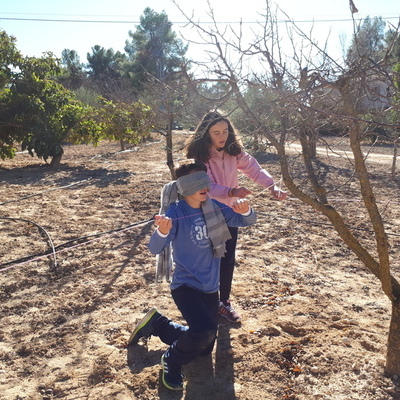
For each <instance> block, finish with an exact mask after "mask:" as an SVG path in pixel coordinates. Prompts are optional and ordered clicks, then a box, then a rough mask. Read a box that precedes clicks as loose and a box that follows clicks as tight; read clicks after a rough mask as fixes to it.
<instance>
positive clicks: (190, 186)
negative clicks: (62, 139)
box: [156, 171, 231, 282]
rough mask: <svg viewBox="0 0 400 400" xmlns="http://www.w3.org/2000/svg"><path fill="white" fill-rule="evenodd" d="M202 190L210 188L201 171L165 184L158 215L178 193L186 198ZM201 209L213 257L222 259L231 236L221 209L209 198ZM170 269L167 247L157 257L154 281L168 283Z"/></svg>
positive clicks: (170, 253) (170, 260)
mask: <svg viewBox="0 0 400 400" xmlns="http://www.w3.org/2000/svg"><path fill="white" fill-rule="evenodd" d="M204 188H207V189H209V188H210V178H209V177H208V175H207V173H205V172H203V171H198V172H193V173H191V174H188V175H184V176H181V177H180V178H178V179H177V180H176V181H173V182H170V183H168V184H166V185H165V186H164V187H163V190H162V193H161V208H160V214H164V213H165V211H166V209H167V208H168V206H169V205H170V204H171V203H174V202H176V201H177V199H178V193H179V194H180V195H181V196H183V197H186V196H190V195H192V194H194V193H196V192H197V191H198V190H201V189H204ZM201 209H202V211H203V213H204V218H205V221H206V226H207V232H208V237H209V238H210V240H211V243H212V245H213V253H214V257H218V258H220V257H223V256H224V254H225V252H226V248H225V243H226V241H227V240H228V239H230V238H231V235H230V232H229V229H228V226H227V225H226V221H225V218H224V216H223V214H222V212H221V209H220V208H219V206H218V205H217V204H215V203H214V202H213V201H211V199H210V197H209V196H207V199H206V201H204V202H203V203H202V204H201ZM171 269H172V248H171V246H168V248H165V249H164V250H163V251H162V252H161V253H160V254H158V255H157V272H156V281H157V282H159V281H160V280H162V279H163V278H165V279H166V280H167V281H170V276H171Z"/></svg>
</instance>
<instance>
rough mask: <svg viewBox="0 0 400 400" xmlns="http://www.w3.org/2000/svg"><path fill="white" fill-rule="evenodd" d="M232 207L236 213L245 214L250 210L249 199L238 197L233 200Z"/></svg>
mask: <svg viewBox="0 0 400 400" xmlns="http://www.w3.org/2000/svg"><path fill="white" fill-rule="evenodd" d="M232 208H233V211H235V212H236V213H238V214H246V213H247V212H249V210H250V205H249V201H248V200H247V199H240V200H238V201H235V203H234V204H233V206H232Z"/></svg>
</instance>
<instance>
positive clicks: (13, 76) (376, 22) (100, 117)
mask: <svg viewBox="0 0 400 400" xmlns="http://www.w3.org/2000/svg"><path fill="white" fill-rule="evenodd" d="M395 35H396V32H395V30H393V29H388V30H385V22H384V21H382V19H380V18H374V19H370V18H367V19H365V20H364V23H363V25H362V26H361V28H360V30H359V32H358V33H357V35H355V36H354V39H353V42H352V44H351V45H350V47H349V49H348V50H347V56H346V60H345V63H346V65H347V66H346V68H347V69H349V70H350V69H351V68H354V66H355V65H357V66H358V67H359V66H360V63H364V65H367V64H368V63H377V62H378V60H379V59H380V58H381V57H383V56H384V55H385V57H387V56H388V54H389V55H390V57H392V59H393V60H395V61H396V62H392V64H391V65H394V67H393V68H392V71H390V73H392V72H393V71H394V72H395V71H397V74H398V70H399V69H400V67H399V64H400V63H399V60H400V50H399V49H400V45H399V40H398V39H397V40H394V41H393V38H394V37H395ZM389 43H394V45H392V48H391V49H390V52H388V51H387V50H388V49H387V47H388V46H389ZM0 49H1V53H0V157H1V158H3V159H4V158H12V157H14V155H15V152H16V145H18V144H19V145H21V148H22V149H27V150H28V151H29V152H30V153H31V154H32V155H36V156H38V157H39V158H43V159H44V160H48V159H51V164H52V165H54V166H57V165H59V163H60V161H61V158H62V155H63V146H64V144H65V143H87V144H89V143H90V144H94V145H96V144H97V143H98V142H99V141H100V140H102V139H109V140H118V141H119V142H120V143H121V148H122V149H124V148H125V145H126V144H135V143H139V142H140V141H141V140H144V139H145V138H147V137H148V136H149V133H150V132H151V131H152V130H156V131H158V132H160V133H161V134H163V135H165V137H166V140H167V142H168V143H169V145H168V146H167V162H168V165H169V166H170V168H171V170H172V167H173V161H172V153H171V152H172V149H171V147H172V146H171V140H172V136H171V135H172V130H173V129H174V128H177V127H182V126H183V127H185V128H194V127H195V126H196V123H197V121H198V119H199V118H200V117H201V115H203V114H204V112H205V111H206V110H207V109H209V108H211V107H218V106H221V105H222V106H224V107H226V108H229V109H232V110H236V111H234V112H233V114H232V116H231V117H232V118H233V120H234V122H235V123H236V126H237V128H239V129H240V130H241V131H243V132H244V133H245V134H247V135H248V138H249V139H248V140H250V141H252V143H253V144H254V146H255V148H256V147H257V145H258V139H257V130H256V128H255V126H254V123H253V122H252V121H249V120H248V118H246V116H245V115H244V114H243V112H242V111H241V110H240V107H238V106H237V103H236V100H237V97H235V96H232V95H231V94H232V93H231V92H229V91H227V90H226V89H227V88H229V84H227V83H226V82H225V81H224V80H221V79H213V78H210V79H209V80H207V79H203V80H202V81H201V82H200V83H199V82H196V84H194V82H195V76H194V75H193V73H192V72H191V66H192V60H188V59H187V58H186V52H187V49H188V43H184V42H183V41H182V40H180V39H178V38H177V35H176V34H175V32H174V31H173V30H172V23H171V22H170V21H169V20H168V16H167V15H166V14H165V12H162V13H157V12H155V11H154V10H152V9H150V8H146V9H145V10H144V12H143V14H142V16H141V18H140V24H139V25H138V26H137V27H136V29H135V30H134V31H129V33H128V39H127V40H126V42H125V49H124V50H125V52H119V51H117V52H115V51H114V50H113V49H112V48H111V49H106V48H104V47H102V46H100V45H95V46H93V47H92V49H91V52H90V53H87V57H86V59H87V62H86V63H82V62H81V60H80V57H79V55H78V53H77V52H76V51H75V50H73V49H65V50H63V52H62V55H61V59H57V58H56V57H55V56H54V55H53V54H52V53H46V54H44V55H43V56H42V57H40V58H36V57H24V56H22V55H21V54H20V52H19V51H18V48H17V41H16V38H14V37H12V36H9V35H7V33H6V32H4V31H0ZM396 64H397V66H396ZM322 73H323V71H320V70H319V71H318V70H307V69H303V71H302V74H303V75H302V76H303V81H302V83H301V84H302V85H303V87H304V91H305V92H306V91H309V90H310V88H311V87H312V85H313V84H314V83H315V82H316V81H317V76H318V74H319V75H321V74H322ZM388 74H389V71H388ZM255 79H256V78H255V77H253V78H252V77H249V78H247V79H246V80H245V82H244V83H243V84H242V85H241V95H242V96H243V97H244V98H245V99H246V101H247V102H248V104H249V106H250V107H254V109H255V110H256V109H257V110H259V111H262V110H263V112H264V114H265V115H266V116H267V118H268V124H269V126H279V124H281V122H282V121H281V119H280V115H281V113H280V112H279V111H277V110H276V107H275V106H272V105H273V104H274V101H275V95H274V90H271V88H268V87H266V86H263V87H261V88H260V85H258V84H257V82H256V81H255ZM396 79H397V78H396ZM372 81H374V78H372ZM396 82H397V83H396V84H397V86H396V87H397V88H398V82H399V80H398V79H397V81H396ZM375 83H376V82H375ZM382 85H383V84H382ZM383 86H384V85H383ZM377 87H378V89H379V90H381V87H379V85H377ZM378 89H376V90H378ZM285 90H286V91H287V92H288V93H290V91H293V90H294V89H293V88H291V87H290V85H288V86H287V87H286V88H285ZM321 90H322V91H324V90H327V89H321ZM315 93H316V92H315V91H314V94H315ZM323 94H324V95H323V96H322V95H320V96H314V99H311V98H310V100H309V101H310V104H312V103H314V105H317V104H318V106H321V104H323V102H324V101H325V103H326V104H329V107H330V106H331V104H330V103H332V102H333V103H336V102H337V99H336V97H335V93H334V92H333V93H331V94H329V95H328V94H327V93H325V92H324V93H323ZM381 97H382V98H383V97H385V101H388V100H387V99H388V97H387V95H386V94H385V95H384V96H381ZM382 98H379V95H378V94H377V93H376V96H375V103H376V102H377V99H378V103H377V104H378V105H379V106H378V108H379V107H380V110H379V112H380V115H379V116H377V115H376V114H377V110H376V109H372V108H370V109H369V108H368V107H364V109H363V110H362V111H363V113H364V114H365V116H366V117H367V116H368V115H369V114H371V112H372V113H373V114H374V118H375V117H376V118H378V119H379V120H383V121H384V122H394V121H398V119H399V111H398V108H396V107H392V110H391V111H390V112H383V111H384V110H386V109H387V108H390V106H392V103H393V99H394V100H396V99H397V100H396V101H398V95H397V94H396V93H391V100H390V104H389V103H387V104H386V105H385V106H384V107H381V103H379V101H380V100H382ZM322 99H324V100H322ZM369 100H371V99H369ZM327 107H328V106H327ZM318 123H319V128H320V130H321V132H322V131H324V130H325V131H331V132H332V131H335V129H338V126H337V125H336V124H335V123H332V119H331V118H329V117H326V118H321V117H319V119H318ZM376 130H377V131H379V130H378V129H376Z"/></svg>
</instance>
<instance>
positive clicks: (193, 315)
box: [153, 286, 219, 365]
mask: <svg viewBox="0 0 400 400" xmlns="http://www.w3.org/2000/svg"><path fill="white" fill-rule="evenodd" d="M171 293H172V298H173V299H174V301H175V304H176V305H177V307H178V309H179V310H180V312H181V313H182V316H183V318H184V319H185V320H186V322H187V324H188V326H183V325H179V324H176V323H174V322H172V321H171V320H170V319H168V318H167V317H165V316H163V315H161V316H160V317H159V318H158V319H157V320H156V321H155V322H154V323H153V327H154V334H155V335H157V336H158V337H159V338H160V339H161V340H162V341H163V342H164V343H166V344H169V345H170V347H169V348H168V350H167V352H166V354H165V359H166V361H167V363H170V364H173V365H184V364H187V363H188V362H190V361H192V360H194V359H195V358H196V357H197V356H198V355H205V354H208V353H211V351H212V349H213V346H214V342H215V338H216V333H217V328H218V305H219V299H218V292H215V293H204V292H201V291H199V290H196V289H192V288H190V287H188V286H180V287H179V288H177V289H174V290H172V291H171Z"/></svg>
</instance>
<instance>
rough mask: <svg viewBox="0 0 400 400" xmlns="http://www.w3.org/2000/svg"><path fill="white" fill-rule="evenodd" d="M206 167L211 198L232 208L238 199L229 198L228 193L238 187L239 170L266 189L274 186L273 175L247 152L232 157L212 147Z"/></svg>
mask: <svg viewBox="0 0 400 400" xmlns="http://www.w3.org/2000/svg"><path fill="white" fill-rule="evenodd" d="M206 165H207V173H208V176H209V177H210V179H211V189H210V197H211V198H213V199H216V200H218V201H220V202H221V203H224V204H226V205H228V206H232V205H233V203H234V202H235V201H236V200H237V198H236V197H229V196H228V192H229V189H231V188H237V187H238V183H239V180H238V170H239V171H242V172H243V173H244V174H245V175H247V176H248V177H249V178H250V179H251V180H252V181H254V182H256V183H258V184H259V185H261V186H263V187H264V188H267V187H270V186H273V185H274V180H273V179H272V177H271V175H269V174H268V172H267V171H266V170H265V169H263V168H262V167H261V166H260V164H259V163H258V162H257V160H256V159H255V158H254V157H252V156H251V155H250V154H248V153H246V152H245V151H242V152H241V153H240V154H239V155H238V156H231V155H229V154H228V153H226V152H225V151H218V150H216V149H215V148H213V147H212V148H211V149H210V159H209V160H208V162H207V163H206Z"/></svg>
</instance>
